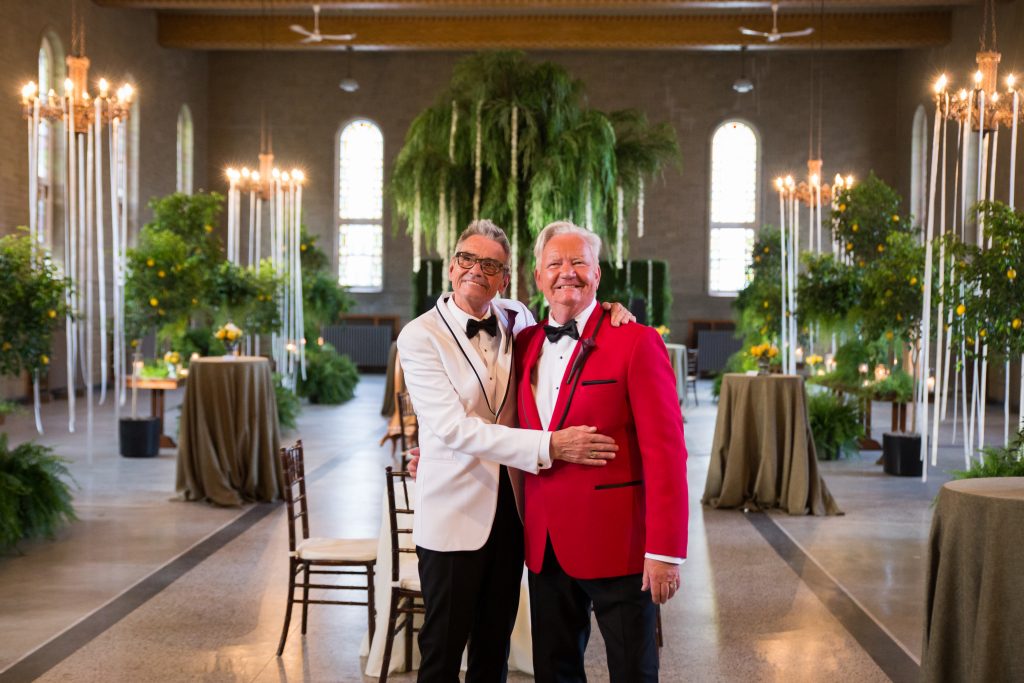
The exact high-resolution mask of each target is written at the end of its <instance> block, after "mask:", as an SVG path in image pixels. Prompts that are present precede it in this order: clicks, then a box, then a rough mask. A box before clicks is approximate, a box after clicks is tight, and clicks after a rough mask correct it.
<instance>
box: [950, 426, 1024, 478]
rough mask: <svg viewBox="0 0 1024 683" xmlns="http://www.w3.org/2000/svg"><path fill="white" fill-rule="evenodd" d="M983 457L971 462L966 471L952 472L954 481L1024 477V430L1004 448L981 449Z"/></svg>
mask: <svg viewBox="0 0 1024 683" xmlns="http://www.w3.org/2000/svg"><path fill="white" fill-rule="evenodd" d="M983 453H984V455H983V456H982V457H981V458H980V459H979V460H974V461H972V462H971V467H970V469H968V470H953V471H952V472H950V474H952V475H953V478H954V479H978V478H982V477H1024V430H1021V431H1020V432H1018V433H1017V436H1016V437H1014V439H1013V441H1012V442H1010V445H1009V446H1008V447H1006V448H1001V447H994V448H985V449H983Z"/></svg>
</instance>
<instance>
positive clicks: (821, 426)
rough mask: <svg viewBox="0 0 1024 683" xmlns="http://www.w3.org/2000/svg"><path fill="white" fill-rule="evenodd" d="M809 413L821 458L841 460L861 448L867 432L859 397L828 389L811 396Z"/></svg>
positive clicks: (816, 447) (808, 398)
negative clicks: (858, 404) (843, 456)
mask: <svg viewBox="0 0 1024 683" xmlns="http://www.w3.org/2000/svg"><path fill="white" fill-rule="evenodd" d="M807 415H808V420H809V422H810V426H811V434H812V435H813V437H814V448H815V450H816V451H817V453H818V459H819V460H837V459H839V457H841V456H842V454H843V453H844V452H847V453H849V452H852V451H854V450H856V449H857V439H859V438H860V437H861V436H863V435H864V427H863V425H862V424H861V420H860V409H859V407H858V406H857V402H856V400H853V399H849V398H844V397H842V396H837V395H834V394H831V393H828V392H818V393H812V394H810V395H809V396H808V397H807Z"/></svg>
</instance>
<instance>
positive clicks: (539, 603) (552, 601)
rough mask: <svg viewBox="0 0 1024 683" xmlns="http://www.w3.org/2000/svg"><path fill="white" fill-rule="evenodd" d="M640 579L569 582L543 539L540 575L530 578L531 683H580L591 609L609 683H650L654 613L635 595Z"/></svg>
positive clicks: (654, 675)
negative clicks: (603, 649)
mask: <svg viewBox="0 0 1024 683" xmlns="http://www.w3.org/2000/svg"><path fill="white" fill-rule="evenodd" d="M642 578H643V577H642V575H641V574H631V575H629V576H616V577H612V578H607V579H574V578H573V577H571V576H569V575H568V574H566V573H565V571H563V570H562V567H561V565H559V563H558V558H556V557H555V552H554V549H553V548H552V547H551V539H550V538H549V539H548V542H547V547H546V549H545V551H544V565H543V567H542V568H541V571H540V573H539V574H534V573H533V572H530V612H531V617H532V625H533V670H534V678H535V679H536V681H537V683H585V681H586V680H587V675H586V672H585V671H584V668H583V658H584V654H585V653H586V650H587V641H589V640H590V611H591V609H593V610H594V613H595V615H596V616H597V626H598V628H600V629H601V635H602V636H604V642H605V647H606V648H607V652H608V673H609V675H610V677H611V681H612V683H654V682H656V681H657V680H658V645H657V642H656V639H655V623H656V621H657V611H656V609H655V606H654V603H653V602H652V601H651V594H650V593H649V592H645V591H641V590H640V586H641V582H642Z"/></svg>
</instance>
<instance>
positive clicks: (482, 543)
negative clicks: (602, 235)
mask: <svg viewBox="0 0 1024 683" xmlns="http://www.w3.org/2000/svg"><path fill="white" fill-rule="evenodd" d="M455 251H456V253H455V256H454V257H453V258H452V261H451V263H450V264H449V267H448V277H449V279H450V280H451V283H452V293H451V294H447V293H446V294H443V295H442V296H441V297H440V298H439V299H438V300H437V303H436V304H435V306H434V307H433V308H432V309H431V310H430V311H428V312H426V313H424V314H423V315H421V316H419V317H418V318H416V319H415V320H413V321H412V322H410V323H409V324H408V325H406V326H405V328H404V329H403V330H402V333H401V334H400V335H399V337H398V353H399V358H400V359H401V363H402V369H403V371H404V373H405V381H406V385H407V387H408V390H409V394H410V396H411V397H412V402H413V407H414V408H415V410H416V413H417V416H418V420H419V426H420V438H419V443H420V457H419V464H418V472H417V477H416V501H415V506H416V508H415V509H416V514H415V515H414V517H413V519H414V521H413V539H414V541H415V543H416V553H417V556H418V557H419V572H420V582H421V585H422V590H423V596H424V601H425V604H426V615H425V618H424V623H423V628H422V630H421V631H420V636H419V644H420V653H421V664H420V670H419V681H427V682H429V683H449V682H451V683H455V682H457V681H458V680H459V668H460V664H461V659H462V651H463V649H465V647H466V643H467V640H468V643H469V661H468V669H467V674H466V682H467V683H474V682H476V681H480V682H487V683H493V682H494V681H504V680H505V679H506V676H507V671H508V649H509V637H510V635H511V633H512V627H513V626H514V624H515V615H516V610H517V609H518V605H519V583H520V580H521V577H522V572H523V526H522V509H523V508H522V472H523V471H526V472H534V473H536V472H537V471H539V470H541V469H545V468H549V467H551V462H552V460H566V461H568V462H574V463H578V464H587V465H594V466H601V465H604V464H605V463H606V462H607V461H608V460H609V459H611V458H613V457H614V452H615V450H616V449H617V446H616V445H615V442H614V440H612V439H611V438H609V437H606V436H602V435H600V434H596V433H595V430H594V429H593V428H591V427H575V428H571V429H565V430H561V431H559V432H554V433H552V432H547V431H541V430H522V429H515V428H514V425H515V424H516V386H515V382H516V376H515V371H514V368H513V364H512V359H513V347H514V343H515V342H514V337H515V334H516V332H518V331H519V330H521V329H523V328H525V327H527V326H529V325H532V324H533V323H534V319H533V316H532V315H531V314H530V312H529V310H528V309H527V308H526V307H525V306H523V305H522V304H521V303H519V302H518V301H510V300H505V299H495V295H496V294H497V293H498V292H500V291H502V290H503V289H504V288H505V287H506V286H507V285H508V282H509V264H508V260H509V254H510V248H509V243H508V239H507V238H506V237H505V233H504V232H503V231H502V230H501V229H500V228H498V227H497V226H496V225H494V224H493V223H491V222H490V221H485V220H482V221H476V222H474V223H472V224H471V225H470V226H469V227H468V228H467V229H466V230H465V231H464V232H463V233H462V235H461V236H460V237H459V241H458V243H457V244H456V248H455Z"/></svg>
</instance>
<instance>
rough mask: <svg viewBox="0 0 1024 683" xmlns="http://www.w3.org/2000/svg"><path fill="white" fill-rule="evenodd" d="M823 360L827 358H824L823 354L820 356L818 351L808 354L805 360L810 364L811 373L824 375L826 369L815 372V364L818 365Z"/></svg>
mask: <svg viewBox="0 0 1024 683" xmlns="http://www.w3.org/2000/svg"><path fill="white" fill-rule="evenodd" d="M823 360H825V359H824V358H822V357H821V356H819V355H818V354H816V353H812V354H811V355H809V356H807V359H806V361H805V362H806V363H807V365H808V366H810V368H811V374H812V375H814V374H819V375H824V374H825V370H824V369H822V370H818V371H817V373H816V372H815V366H816V365H818V364H819V363H821V362H822V361H823Z"/></svg>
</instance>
